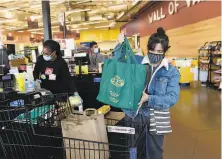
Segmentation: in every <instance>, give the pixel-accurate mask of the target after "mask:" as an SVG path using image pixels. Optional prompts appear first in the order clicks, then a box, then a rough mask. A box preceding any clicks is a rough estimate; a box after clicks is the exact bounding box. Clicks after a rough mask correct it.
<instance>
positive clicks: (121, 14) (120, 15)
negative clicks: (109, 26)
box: [116, 12, 125, 19]
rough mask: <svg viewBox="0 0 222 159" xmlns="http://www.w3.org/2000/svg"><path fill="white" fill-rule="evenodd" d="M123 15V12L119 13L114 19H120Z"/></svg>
mask: <svg viewBox="0 0 222 159" xmlns="http://www.w3.org/2000/svg"><path fill="white" fill-rule="evenodd" d="M124 14H125V12H121V13H120V14H119V15H118V16H117V17H116V19H120V18H121V17H122V16H123V15H124Z"/></svg>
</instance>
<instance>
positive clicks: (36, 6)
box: [29, 4, 41, 9]
mask: <svg viewBox="0 0 222 159" xmlns="http://www.w3.org/2000/svg"><path fill="white" fill-rule="evenodd" d="M29 7H30V8H33V9H34V8H40V7H41V4H36V5H31V6H29Z"/></svg>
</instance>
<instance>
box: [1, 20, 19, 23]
mask: <svg viewBox="0 0 222 159" xmlns="http://www.w3.org/2000/svg"><path fill="white" fill-rule="evenodd" d="M14 21H17V19H6V20H1V21H0V23H10V22H14Z"/></svg>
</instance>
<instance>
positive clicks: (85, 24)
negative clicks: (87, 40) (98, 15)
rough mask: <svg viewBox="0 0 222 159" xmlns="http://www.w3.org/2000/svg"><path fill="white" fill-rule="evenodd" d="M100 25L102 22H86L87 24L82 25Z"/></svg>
mask: <svg viewBox="0 0 222 159" xmlns="http://www.w3.org/2000/svg"><path fill="white" fill-rule="evenodd" d="M98 23H101V21H99V22H98V21H97V22H85V23H82V25H89V24H98Z"/></svg>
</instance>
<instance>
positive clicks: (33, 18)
mask: <svg viewBox="0 0 222 159" xmlns="http://www.w3.org/2000/svg"><path fill="white" fill-rule="evenodd" d="M40 18H42V16H41V15H36V16H35V15H34V16H30V19H31V20H32V21H34V20H35V19H40Z"/></svg>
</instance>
